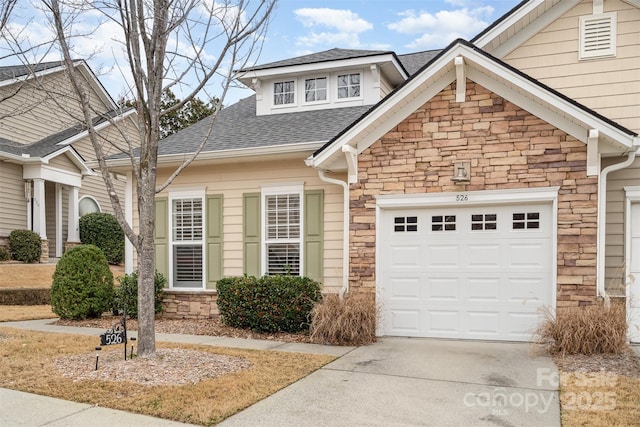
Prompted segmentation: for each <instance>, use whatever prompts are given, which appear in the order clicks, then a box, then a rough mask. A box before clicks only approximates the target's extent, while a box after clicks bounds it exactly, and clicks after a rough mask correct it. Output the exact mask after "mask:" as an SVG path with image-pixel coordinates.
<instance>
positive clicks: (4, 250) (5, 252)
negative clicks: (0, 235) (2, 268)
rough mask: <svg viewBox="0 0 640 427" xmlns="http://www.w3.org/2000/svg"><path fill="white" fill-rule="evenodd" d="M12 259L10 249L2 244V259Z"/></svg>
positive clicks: (0, 254) (0, 248) (0, 257)
mask: <svg viewBox="0 0 640 427" xmlns="http://www.w3.org/2000/svg"><path fill="white" fill-rule="evenodd" d="M10 259H11V255H9V251H8V250H7V248H5V247H4V246H0V261H9V260H10Z"/></svg>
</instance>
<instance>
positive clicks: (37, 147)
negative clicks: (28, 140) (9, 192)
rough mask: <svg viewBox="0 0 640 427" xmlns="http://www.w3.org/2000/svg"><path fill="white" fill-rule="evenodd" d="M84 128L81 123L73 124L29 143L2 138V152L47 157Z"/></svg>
mask: <svg viewBox="0 0 640 427" xmlns="http://www.w3.org/2000/svg"><path fill="white" fill-rule="evenodd" d="M84 129H85V128H84V127H82V126H79V125H78V126H73V127H71V128H68V129H65V130H64V131H62V132H59V133H56V134H54V135H49V136H47V137H45V138H43V139H41V140H40V141H37V142H34V143H33V144H28V145H25V144H20V143H17V142H14V141H10V140H8V139H4V138H0V152H3V153H8V154H14V155H16V156H20V155H22V154H28V155H30V156H31V157H46V156H48V155H49V154H52V153H55V152H56V151H58V150H60V149H62V148H63V147H61V146H59V145H57V144H58V143H59V142H62V141H64V140H66V139H69V138H71V137H72V136H74V135H77V134H78V133H80V132H82V131H84Z"/></svg>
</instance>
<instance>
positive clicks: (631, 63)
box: [504, 0, 640, 132]
mask: <svg viewBox="0 0 640 427" xmlns="http://www.w3.org/2000/svg"><path fill="white" fill-rule="evenodd" d="M604 8H605V12H612V11H617V18H618V21H617V27H618V28H617V34H618V35H617V52H616V57H615V58H604V59H594V60H583V61H579V60H578V43H579V41H578V36H579V34H578V32H579V17H580V16H583V15H591V14H592V2H591V1H583V2H582V3H580V4H579V5H578V6H576V7H575V8H573V9H572V10H570V11H569V12H567V13H566V14H565V15H564V16H562V17H561V18H559V19H558V20H556V21H555V22H553V23H552V24H550V25H549V26H547V27H546V28H545V29H544V30H542V31H541V32H539V33H538V34H536V35H535V36H533V37H532V38H531V39H529V40H528V41H527V42H525V43H524V44H523V45H522V46H520V47H519V48H517V49H516V50H515V51H513V52H511V53H510V54H509V55H507V56H506V58H504V60H505V61H506V62H507V63H509V64H510V65H512V66H514V67H516V68H518V69H520V70H522V71H524V72H525V73H527V74H529V75H530V76H532V77H534V78H536V79H538V80H540V81H542V82H543V83H545V84H547V85H548V86H551V87H552V88H554V89H557V90H559V91H560V92H562V93H563V94H565V95H567V96H569V97H570V98H573V99H575V100H577V101H578V102H580V103H582V104H584V105H586V106H587V107H589V108H592V109H594V110H595V111H597V112H599V113H600V114H603V115H605V116H606V117H608V118H610V119H612V120H615V121H616V122H618V123H620V124H622V125H623V126H626V127H628V128H629V129H632V130H634V131H636V132H640V71H639V70H640V49H639V48H638V46H640V25H639V24H638V23H639V22H640V9H638V8H637V7H634V6H631V5H630V4H628V3H625V2H623V1H621V0H607V1H606V2H604Z"/></svg>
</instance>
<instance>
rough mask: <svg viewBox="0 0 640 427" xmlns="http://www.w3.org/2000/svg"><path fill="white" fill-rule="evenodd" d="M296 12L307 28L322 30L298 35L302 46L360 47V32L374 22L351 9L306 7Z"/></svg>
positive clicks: (298, 40)
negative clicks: (368, 20)
mask: <svg viewBox="0 0 640 427" xmlns="http://www.w3.org/2000/svg"><path fill="white" fill-rule="evenodd" d="M294 14H295V15H296V18H297V19H298V20H299V21H300V22H301V23H302V25H304V26H305V27H306V28H320V29H321V31H313V30H312V31H310V32H309V33H307V34H306V35H304V36H301V37H298V39H297V44H298V45H301V46H308V47H311V46H316V45H330V46H332V47H333V46H341V47H351V48H359V47H360V45H361V44H360V38H359V34H360V33H363V32H365V31H369V30H371V29H373V24H371V23H370V22H367V21H366V20H364V19H362V18H360V17H359V16H358V14H357V13H353V12H352V11H350V10H343V9H328V8H317V9H312V8H305V9H297V10H295V11H294ZM322 30H327V31H322Z"/></svg>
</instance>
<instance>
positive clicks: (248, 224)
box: [242, 193, 261, 277]
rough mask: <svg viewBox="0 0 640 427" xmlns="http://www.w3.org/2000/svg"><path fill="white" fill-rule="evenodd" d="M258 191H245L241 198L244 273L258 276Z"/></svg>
mask: <svg viewBox="0 0 640 427" xmlns="http://www.w3.org/2000/svg"><path fill="white" fill-rule="evenodd" d="M260 198H261V196H260V193H245V194H244V195H243V200H242V217H243V221H242V247H243V253H244V264H243V266H244V274H246V275H247V276H256V277H260V275H261V272H260V270H261V268H260V264H261V258H260V240H261V233H260Z"/></svg>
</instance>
